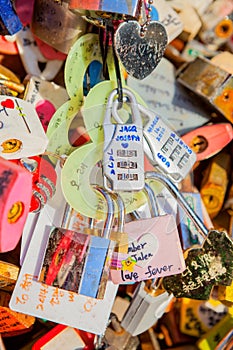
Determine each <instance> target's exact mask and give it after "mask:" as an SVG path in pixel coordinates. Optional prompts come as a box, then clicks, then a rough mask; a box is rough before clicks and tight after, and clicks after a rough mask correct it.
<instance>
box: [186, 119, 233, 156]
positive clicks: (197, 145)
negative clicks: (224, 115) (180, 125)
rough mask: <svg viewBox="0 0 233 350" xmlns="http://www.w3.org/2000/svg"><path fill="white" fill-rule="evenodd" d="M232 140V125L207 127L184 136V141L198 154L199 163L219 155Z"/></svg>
mask: <svg viewBox="0 0 233 350" xmlns="http://www.w3.org/2000/svg"><path fill="white" fill-rule="evenodd" d="M232 139H233V128H232V126H231V124H230V123H219V124H212V125H205V126H202V127H200V128H197V129H195V130H192V131H190V132H188V133H187V134H185V135H182V140H183V141H184V142H185V143H186V144H187V145H188V146H189V147H190V148H191V149H192V150H193V151H194V152H195V153H196V155H197V161H200V160H203V159H208V158H210V157H212V156H214V155H215V154H217V153H219V152H220V151H221V150H222V149H223V148H224V147H226V146H227V145H228V144H229V143H230V142H231V141H232Z"/></svg>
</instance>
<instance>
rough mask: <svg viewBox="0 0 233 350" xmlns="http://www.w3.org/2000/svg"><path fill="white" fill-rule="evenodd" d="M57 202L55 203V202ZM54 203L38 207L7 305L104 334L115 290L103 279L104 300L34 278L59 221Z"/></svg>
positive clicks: (36, 315) (28, 313)
mask: <svg viewBox="0 0 233 350" xmlns="http://www.w3.org/2000/svg"><path fill="white" fill-rule="evenodd" d="M57 204H58V203H57ZM54 206H56V204H55V203H54V202H53V203H52V204H51V207H49V205H48V204H46V205H45V207H44V208H43V209H42V210H41V212H40V215H39V217H38V219H37V222H36V226H35V229H34V232H33V235H32V238H31V242H30V245H29V247H28V250H27V253H26V255H25V257H24V259H23V264H22V267H21V271H20V274H19V277H18V279H17V282H16V285H15V288H14V291H13V294H12V297H11V300H10V304H9V305H10V308H11V309H12V310H14V311H18V312H22V313H24V314H27V315H33V316H35V317H39V318H43V319H47V320H51V321H53V322H56V323H60V324H64V325H67V326H70V327H75V328H78V329H80V330H84V331H87V332H91V333H94V334H102V333H104V331H105V329H106V326H107V323H108V319H109V315H110V312H111V309H112V306H113V303H114V300H115V296H116V293H117V290H118V285H117V284H113V283H112V281H108V282H107V287H106V292H105V296H104V299H94V298H90V297H86V296H84V295H78V294H76V293H74V292H70V291H67V290H62V289H59V288H56V287H52V286H48V285H45V284H43V283H41V282H38V281H37V278H38V275H39V271H40V265H41V261H42V259H43V255H44V251H45V249H46V244H47V241H48V237H49V232H50V227H49V226H51V225H56V224H59V223H60V221H61V220H62V215H60V216H58V215H56V212H55V210H54Z"/></svg>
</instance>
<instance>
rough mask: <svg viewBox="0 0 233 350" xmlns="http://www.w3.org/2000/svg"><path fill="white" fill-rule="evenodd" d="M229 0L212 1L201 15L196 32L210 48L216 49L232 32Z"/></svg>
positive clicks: (232, 23)
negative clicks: (200, 23)
mask: <svg viewBox="0 0 233 350" xmlns="http://www.w3.org/2000/svg"><path fill="white" fill-rule="evenodd" d="M232 11H233V5H232V2H231V1H230V0H227V1H224V0H217V1H214V2H213V3H212V4H211V5H210V6H209V7H208V8H207V10H206V11H205V12H204V13H203V15H202V16H201V20H202V28H201V30H200V32H199V33H198V36H199V38H200V39H201V41H202V42H203V43H204V44H205V45H206V46H207V47H209V48H211V49H212V50H218V48H219V47H221V46H222V45H223V44H224V43H226V42H227V40H229V39H230V37H231V36H232V34H233V22H232V18H231V13H232Z"/></svg>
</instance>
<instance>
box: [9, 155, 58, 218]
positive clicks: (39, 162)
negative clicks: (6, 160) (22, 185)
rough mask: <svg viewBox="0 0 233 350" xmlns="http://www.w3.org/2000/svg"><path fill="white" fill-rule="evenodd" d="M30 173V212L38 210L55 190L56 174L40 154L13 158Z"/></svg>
mask: <svg viewBox="0 0 233 350" xmlns="http://www.w3.org/2000/svg"><path fill="white" fill-rule="evenodd" d="M13 162H15V163H17V164H18V165H20V166H21V167H23V168H25V169H27V171H28V172H30V173H31V174H32V197H31V204H30V212H34V213H37V212H39V211H40V210H41V209H42V208H43V207H44V206H45V204H46V203H47V202H48V200H49V199H51V198H52V197H53V195H54V194H55V191H56V181H57V174H56V171H55V169H54V167H53V166H52V164H51V163H50V162H49V161H48V160H46V159H45V158H44V157H42V156H34V157H29V158H21V159H17V160H13Z"/></svg>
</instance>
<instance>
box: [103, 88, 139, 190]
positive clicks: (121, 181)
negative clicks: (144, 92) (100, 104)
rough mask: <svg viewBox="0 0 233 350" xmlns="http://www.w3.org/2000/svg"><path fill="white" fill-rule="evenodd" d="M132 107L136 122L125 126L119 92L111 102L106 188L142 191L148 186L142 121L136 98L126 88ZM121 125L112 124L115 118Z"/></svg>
mask: <svg viewBox="0 0 233 350" xmlns="http://www.w3.org/2000/svg"><path fill="white" fill-rule="evenodd" d="M123 91H124V93H125V94H126V96H127V97H129V101H130V102H131V107H132V119H133V123H129V124H123V123H122V120H121V119H120V118H119V116H118V111H117V108H118V105H119V102H118V100H116V101H114V102H113V98H114V96H115V95H116V91H113V92H112V93H111V94H110V96H109V100H108V105H107V108H106V113H105V119H104V125H103V128H104V155H103V169H104V186H105V188H106V189H109V190H113V191H139V190H141V189H142V188H143V187H144V153H143V145H142V140H143V129H142V119H141V116H140V113H139V109H138V105H137V102H136V99H135V97H134V95H133V94H132V93H131V92H130V91H129V90H126V89H123ZM112 114H113V117H114V118H115V120H116V121H117V122H121V124H112V122H111V116H112Z"/></svg>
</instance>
